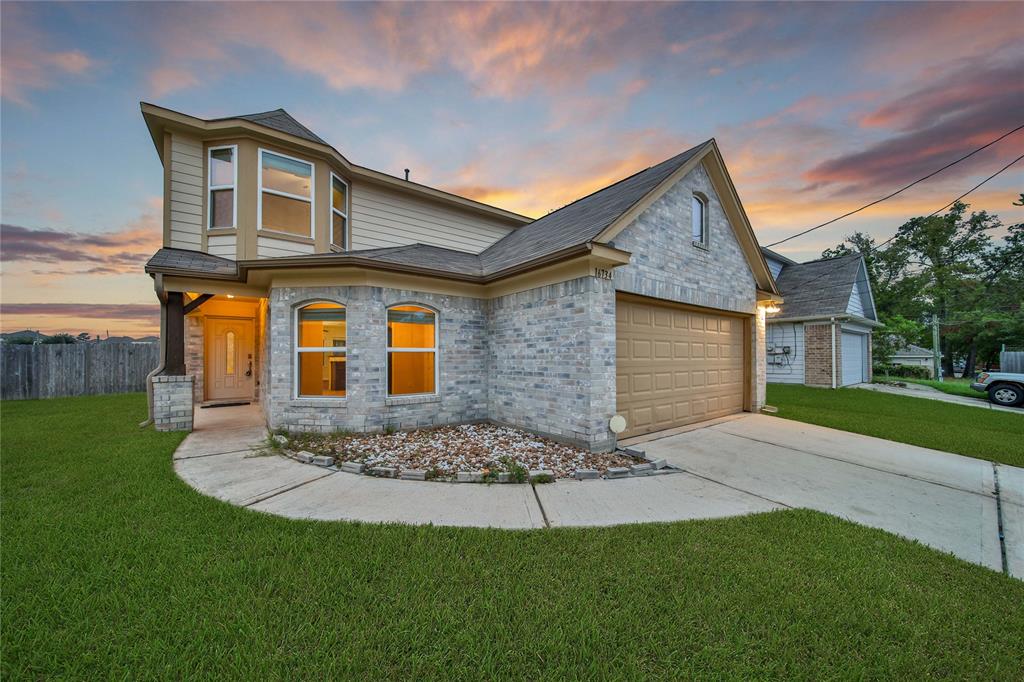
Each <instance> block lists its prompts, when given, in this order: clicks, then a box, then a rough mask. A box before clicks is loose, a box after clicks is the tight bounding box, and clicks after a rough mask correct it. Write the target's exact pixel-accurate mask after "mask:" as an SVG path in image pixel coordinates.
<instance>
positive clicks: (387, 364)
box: [384, 302, 441, 399]
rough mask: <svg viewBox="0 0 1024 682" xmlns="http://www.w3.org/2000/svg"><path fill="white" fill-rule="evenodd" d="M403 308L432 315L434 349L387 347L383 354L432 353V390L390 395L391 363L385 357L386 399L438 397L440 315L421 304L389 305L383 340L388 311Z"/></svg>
mask: <svg viewBox="0 0 1024 682" xmlns="http://www.w3.org/2000/svg"><path fill="white" fill-rule="evenodd" d="M403 306H410V307H416V308H422V309H423V310H426V311H429V312H431V313H433V314H434V347H433V348H403V347H401V346H399V347H395V346H387V349H386V351H385V352H387V353H433V354H434V390H433V391H430V392H428V393H392V392H391V363H390V362H387V357H385V358H384V361H385V362H384V365H385V368H384V374H385V376H384V381H385V382H386V383H385V391H386V397H387V398H389V399H391V398H399V399H400V398H416V397H422V396H431V395H440V394H441V359H440V353H438V346H439V345H440V338H441V314H440V313H439V312H438V311H437V310H435V309H434V308H431V307H430V306H428V305H423V304H422V303H412V302H410V303H395V304H393V305H389V306H388V307H387V309H386V310H385V311H384V338H385V339H387V334H388V326H387V325H388V315H387V313H388V311H390V310H391V309H392V308H401V307H403Z"/></svg>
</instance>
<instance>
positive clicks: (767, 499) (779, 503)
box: [682, 469, 796, 509]
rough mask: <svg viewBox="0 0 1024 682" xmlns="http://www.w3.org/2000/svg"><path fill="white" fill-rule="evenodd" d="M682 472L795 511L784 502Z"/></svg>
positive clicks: (687, 471) (685, 470)
mask: <svg viewBox="0 0 1024 682" xmlns="http://www.w3.org/2000/svg"><path fill="white" fill-rule="evenodd" d="M682 471H683V473H684V474H689V475H690V476H693V477H694V478H699V479H701V480H704V481H708V482H710V483H714V484H715V485H720V486H722V487H723V488H729V489H730V490H735V491H736V492H740V493H743V494H744V495H750V496H751V497H756V498H757V499H759V500H764V501H765V502H771V503H772V504H777V505H779V506H780V507H785V508H786V509H796V507H794V506H793V505H791V504H786V503H785V502H779V501H778V500H773V499H772V498H770V497H765V496H764V495H758V494H757V493H752V492H750V491H749V490H744V489H743V488H737V487H736V486H734V485H729V484H728V483H722V482H721V481H718V480H715V479H713V478H711V477H710V476H704V475H702V474H698V473H696V472H694V471H690V470H689V469H683V470H682Z"/></svg>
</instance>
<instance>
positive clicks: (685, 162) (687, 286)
mask: <svg viewBox="0 0 1024 682" xmlns="http://www.w3.org/2000/svg"><path fill="white" fill-rule="evenodd" d="M142 112H143V116H144V118H145V121H146V124H147V126H148V127H149V131H150V134H151V135H152V138H153V141H154V143H155V145H156V148H157V152H158V153H159V156H160V159H161V161H162V162H163V166H164V193H165V196H164V248H162V249H160V250H159V251H158V252H157V253H156V254H155V255H154V256H153V257H152V258H151V259H150V260H149V262H148V263H147V265H146V272H148V273H149V274H151V275H152V276H153V277H154V280H155V285H156V290H157V295H158V297H159V298H160V300H161V304H162V305H161V324H162V327H163V333H162V335H161V337H162V338H163V339H164V340H165V348H164V355H163V357H164V360H163V363H162V366H161V368H160V372H159V376H156V377H155V379H154V382H153V389H154V405H155V407H154V417H155V421H156V423H157V426H158V428H162V429H169V428H190V426H191V415H192V406H193V402H195V403H205V404H212V403H218V402H245V401H258V402H259V403H260V404H261V406H262V408H263V410H264V412H265V415H266V418H267V422H268V424H269V425H270V426H271V427H274V428H285V429H294V430H334V429H351V430H356V431H363V430H368V431H369V430H380V429H382V428H388V427H396V428H407V427H420V426H430V425H435V424H447V423H460V422H473V421H483V420H490V421H493V422H497V423H504V424H512V425H516V426H520V427H523V428H527V429H530V430H532V431H534V432H538V433H542V434H546V435H549V436H554V437H556V438H560V439H564V440H566V441H570V442H573V443H576V444H579V445H582V446H585V447H588V448H590V449H593V450H608V449H610V448H612V447H614V445H615V441H616V434H615V433H613V432H612V431H611V430H610V428H609V420H610V419H611V418H612V417H613V416H614V415H616V414H621V415H623V416H624V417H625V419H626V424H627V426H626V429H625V431H624V432H623V433H621V434H619V437H625V436H632V435H638V434H643V433H648V432H651V431H656V430H660V429H666V428H670V427H676V426H680V425H684V424H689V423H692V422H696V421H700V420H704V419H710V418H713V417H718V416H721V415H726V414H730V413H734V412H739V411H743V410H748V411H753V410H757V409H759V408H760V407H761V406H762V405H763V402H764V377H765V374H764V371H765V370H764V368H765V365H764V361H765V354H764V349H765V339H764V308H765V307H766V306H768V305H770V304H772V303H773V302H778V301H779V300H780V297H779V295H778V290H777V289H776V287H775V283H774V281H773V279H772V276H771V273H770V272H769V270H768V265H767V263H766V262H765V260H764V258H763V257H762V255H761V251H760V249H759V247H758V244H757V240H756V238H755V237H754V233H753V231H752V230H751V227H750V224H749V222H748V220H747V217H746V214H745V213H744V210H743V207H742V206H741V205H740V202H739V199H738V197H737V195H736V190H735V188H734V187H733V184H732V181H731V180H730V178H729V175H728V172H727V171H726V168H725V164H724V163H723V161H722V157H721V155H720V153H719V151H718V147H717V145H716V143H715V142H714V140H709V141H707V142H705V143H703V144H701V145H698V146H696V147H694V148H692V149H689V150H687V151H685V152H683V153H682V154H679V155H677V156H674V157H672V158H670V159H668V160H666V161H664V162H662V163H659V164H658V165H656V166H652V167H650V168H647V169H645V170H642V171H640V172H638V173H636V174H635V175H632V176H630V177H628V178H626V179H624V180H621V181H619V182H617V183H615V184H613V185H611V186H609V187H606V188H604V189H602V190H600V191H597V192H594V193H593V194H591V195H589V196H586V197H583V198H582V199H579V200H577V201H575V202H573V203H571V204H569V205H567V206H564V207H562V208H561V209H559V210H557V211H554V212H552V213H550V214H548V215H546V216H544V217H543V218H540V219H537V220H531V219H530V218H526V217H524V216H521V215H517V214H515V213H511V212H509V211H506V210H502V209H500V208H495V207H493V206H488V205H486V204H482V203H480V202H477V201H473V200H470V199H466V198H464V197H460V196H456V195H453V194H450V193H448V192H444V191H441V190H438V189H435V188H432V187H427V186H425V185H420V184H417V183H415V182H411V181H409V180H408V179H401V178H397V177H394V176H390V175H386V174H384V173H381V172H379V171H375V170H371V169H369V168H365V167H362V166H358V165H356V164H354V163H352V162H351V161H349V160H348V159H346V158H345V157H344V156H342V155H341V154H340V153H339V152H338V151H337V150H335V149H334V148H333V147H331V146H330V145H329V144H327V143H326V142H324V141H323V140H322V139H321V138H319V137H318V136H316V135H315V134H314V133H312V132H311V131H309V130H308V129H307V128H305V127H304V126H302V125H301V124H299V123H298V122H297V121H296V120H295V119H294V118H292V117H291V116H289V115H288V114H287V113H285V112H284V111H283V110H280V109H279V110H276V111H271V112H266V113H262V114H254V115H248V116H236V117H232V118H223V119H214V120H204V119H200V118H195V117H192V116H187V115H184V114H181V113H177V112H174V111H170V110H168V109H164V108H161V107H157V106H153V105H150V104H143V105H142Z"/></svg>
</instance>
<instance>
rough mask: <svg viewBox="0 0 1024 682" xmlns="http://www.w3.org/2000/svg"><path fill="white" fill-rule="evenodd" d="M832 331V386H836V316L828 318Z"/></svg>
mask: <svg viewBox="0 0 1024 682" xmlns="http://www.w3.org/2000/svg"><path fill="white" fill-rule="evenodd" d="M829 322H830V323H831V326H830V327H829V329H830V330H831V332H832V388H835V387H836V318H834V317H833V318H832V319H831V320H829Z"/></svg>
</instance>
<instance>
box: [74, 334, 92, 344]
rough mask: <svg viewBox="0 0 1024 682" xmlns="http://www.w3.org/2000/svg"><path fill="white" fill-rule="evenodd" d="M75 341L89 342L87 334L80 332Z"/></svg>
mask: <svg viewBox="0 0 1024 682" xmlns="http://www.w3.org/2000/svg"><path fill="white" fill-rule="evenodd" d="M75 340H76V341H79V342H83V341H88V340H89V332H81V333H79V334H78V336H76V337H75Z"/></svg>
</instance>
